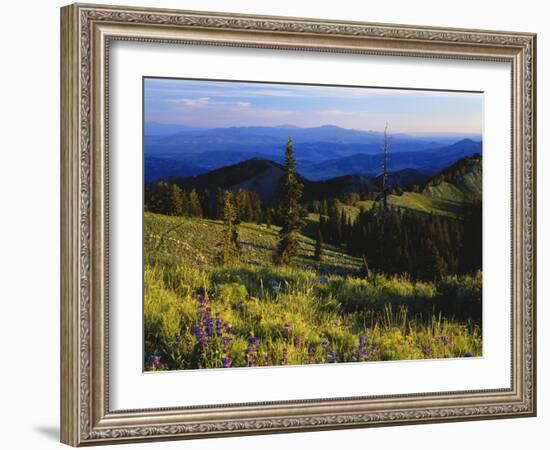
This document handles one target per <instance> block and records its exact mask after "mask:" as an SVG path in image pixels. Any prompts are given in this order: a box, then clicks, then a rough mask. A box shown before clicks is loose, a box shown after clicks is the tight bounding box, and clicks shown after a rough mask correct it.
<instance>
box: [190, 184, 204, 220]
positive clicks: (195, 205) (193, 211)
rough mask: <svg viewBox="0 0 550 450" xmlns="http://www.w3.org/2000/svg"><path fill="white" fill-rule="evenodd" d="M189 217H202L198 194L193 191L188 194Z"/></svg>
mask: <svg viewBox="0 0 550 450" xmlns="http://www.w3.org/2000/svg"><path fill="white" fill-rule="evenodd" d="M189 215H190V216H194V217H202V206H201V200H200V197H199V194H198V193H197V191H196V190H195V189H193V190H192V191H191V193H190V194H189Z"/></svg>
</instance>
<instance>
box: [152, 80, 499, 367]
mask: <svg viewBox="0 0 550 450" xmlns="http://www.w3.org/2000/svg"><path fill="white" fill-rule="evenodd" d="M142 86H143V111H142V116H143V327H144V330H143V339H144V342H143V367H144V370H145V371H167V370H191V369H229V368H243V367H249V368H250V367H261V366H295V365H301V366H303V365H311V364H342V363H378V362H381V361H404V360H426V359H439V358H475V357H481V356H483V346H482V336H483V335H482V306H483V305H482V280H483V272H482V196H483V189H482V187H483V183H482V180H483V177H482V173H483V172H482V167H483V117H484V112H483V99H484V95H483V92H478V91H447V90H426V89H414V88H394V87H392V88H389V87H371V86H343V85H316V84H290V83H274V82H255V81H248V80H247V81H234V80H206V79H178V78H160V77H143V80H142ZM494 150H496V149H494Z"/></svg>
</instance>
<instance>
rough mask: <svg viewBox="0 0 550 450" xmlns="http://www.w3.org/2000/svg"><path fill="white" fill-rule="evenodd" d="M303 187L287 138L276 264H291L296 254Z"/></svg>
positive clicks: (302, 222)
mask: <svg viewBox="0 0 550 450" xmlns="http://www.w3.org/2000/svg"><path fill="white" fill-rule="evenodd" d="M303 187H304V186H303V185H302V184H301V183H300V181H299V179H298V173H297V172H296V159H295V157H294V146H293V144H292V139H291V138H290V137H289V138H288V143H287V145H286V152H285V173H284V175H283V177H282V179H281V186H280V191H281V199H280V203H279V215H280V218H281V230H280V231H279V242H278V244H277V249H276V250H275V255H274V261H275V263H276V264H291V263H292V261H293V259H294V258H295V257H296V254H297V253H298V247H299V244H300V243H299V235H300V228H302V226H303V225H304V221H303V219H302V214H301V209H302V207H301V205H300V199H301V197H302V189H303Z"/></svg>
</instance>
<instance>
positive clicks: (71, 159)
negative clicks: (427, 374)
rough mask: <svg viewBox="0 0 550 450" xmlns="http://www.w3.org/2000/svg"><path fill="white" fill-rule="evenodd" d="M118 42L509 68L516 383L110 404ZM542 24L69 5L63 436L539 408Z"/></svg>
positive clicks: (129, 436)
mask: <svg viewBox="0 0 550 450" xmlns="http://www.w3.org/2000/svg"><path fill="white" fill-rule="evenodd" d="M115 41H137V42H156V43H167V44H168V43H170V44H176V43H178V44H188V45H194V44H197V43H199V44H201V45H212V46H221V47H239V48H256V49H269V50H277V49H279V50H294V51H308V52H328V53H350V54H357V55H361V54H364V55H387V56H411V57H418V58H442V59H459V60H464V61H471V62H472V63H475V61H502V62H507V63H509V64H510V65H511V79H512V84H511V86H510V90H511V99H512V105H511V111H512V117H511V119H510V123H511V130H512V133H511V135H512V142H511V147H512V148H511V157H512V164H511V166H512V173H511V180H512V183H511V185H510V190H511V198H512V202H511V203H512V204H511V222H512V223H511V247H512V256H511V261H512V264H511V268H510V270H511V279H512V283H511V293H512V295H511V297H512V298H511V361H510V369H511V376H510V378H511V385H510V386H509V388H506V389H503V388H498V389H483V390H472V391H450V392H435V393H430V392H424V393H414V392H411V393H407V394H398V395H386V396H370V397H359V396H358V397H346V398H330V399H311V400H309V399H308V400H299V399H295V400H286V401H280V402H260V403H235V404H230V405H227V404H226V405H223V404H221V405H208V406H203V407H184V406H183V405H182V406H181V407H173V408H156V409H146V408H144V409H138V410H112V408H111V407H110V401H109V398H110V389H109V326H108V325H109V295H108V292H109V282H110V279H109V274H110V272H109V265H108V262H109V238H108V236H109V233H108V229H109V196H108V191H109V183H110V179H109V170H108V169H109V145H108V144H109V131H110V130H109V110H108V98H109V78H108V75H109V74H108V66H109V57H110V53H109V51H110V45H111V44H112V43H113V42H115ZM535 90H536V35H534V34H530V33H516V32H503V31H485V30H467V29H446V28H432V27H420V26H405V25H386V24H374V23H359V22H346V23H343V22H335V21H327V20H315V19H301V18H286V17H260V16H249V15H241V14H227V13H210V12H195V11H174V10H162V9H143V8H130V7H114V6H105V5H104V6H99V5H85V4H74V5H70V6H66V7H64V8H62V9H61V241H62V246H61V441H62V442H64V443H66V444H69V445H72V446H81V445H97V444H113V443H122V442H138V441H147V440H161V439H194V438H204V437H217V436H222V437H224V436H234V435H246V434H263V433H278V432H299V431H315V430H327V429H342V428H354V427H369V426H383V425H399V424H422V423H434V422H447V421H461V420H476V419H496V418H506V417H531V416H534V415H536V335H535V333H536V307H535V306H536V305H535V303H536V302H535V300H536V157H535V152H536V100H535V98H536V92H535Z"/></svg>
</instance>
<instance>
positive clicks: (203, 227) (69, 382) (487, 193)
mask: <svg viewBox="0 0 550 450" xmlns="http://www.w3.org/2000/svg"><path fill="white" fill-rule="evenodd" d="M61 38H62V47H61V56H62V70H61V89H62V99H61V102H62V105H61V106H62V116H61V127H62V130H61V136H62V146H61V162H62V213H61V220H62V222H61V224H62V249H61V252H62V253H61V255H62V279H61V283H62V289H61V290H62V299H61V310H62V330H61V355H62V379H61V388H62V389H61V390H62V398H61V402H62V408H61V409H62V413H61V439H62V441H63V442H65V443H67V444H70V445H73V446H79V445H86V444H108V443H121V442H134V441H136V442H137V441H143V440H153V439H154V440H159V439H191V438H199V437H215V436H230V435H242V434H258V433H275V432H296V431H313V430H323V429H336V428H345V427H348V428H349V427H366V426H381V425H398V424H412V423H418V424H420V423H427V422H439V421H457V420H473V419H491V418H503V417H527V416H533V415H534V414H535V413H536V384H535V381H536V380H535V374H536V370H535V363H536V352H535V297H536V296H535V275H536V272H535V259H536V258H535V250H536V245H535V244H536V243H535V228H536V214H535V178H536V177H535V145H536V142H535V137H536V132H535V131H536V130H535V126H536V122H535V86H536V73H535V67H536V64H535V55H536V39H535V38H536V37H535V35H533V34H530V33H511V32H501V31H498V32H497V31H484V30H463V29H443V28H429V27H420V26H404V25H384V24H370V23H359V22H348V23H340V22H331V21H326V20H322V21H321V20H314V19H297V18H283V17H259V16H247V15H239V14H227V13H224V14H221V13H206V12H191V11H173V10H157V9H140V8H129V7H111V6H96V5H81V4H77V5H71V6H67V7H64V8H62V10H61Z"/></svg>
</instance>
